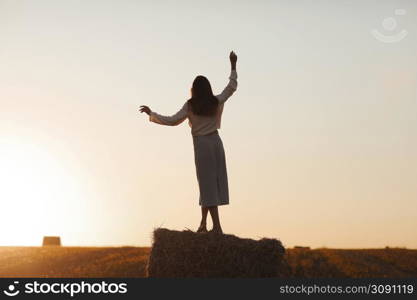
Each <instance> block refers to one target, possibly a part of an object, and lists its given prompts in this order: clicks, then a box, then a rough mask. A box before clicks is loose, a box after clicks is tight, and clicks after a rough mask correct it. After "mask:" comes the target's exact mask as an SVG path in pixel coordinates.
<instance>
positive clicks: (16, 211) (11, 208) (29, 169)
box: [0, 139, 80, 245]
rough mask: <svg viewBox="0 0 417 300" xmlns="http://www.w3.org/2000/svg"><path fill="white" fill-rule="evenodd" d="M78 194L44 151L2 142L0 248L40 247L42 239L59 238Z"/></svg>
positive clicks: (72, 181) (70, 179)
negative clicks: (16, 246)
mask: <svg viewBox="0 0 417 300" xmlns="http://www.w3.org/2000/svg"><path fill="white" fill-rule="evenodd" d="M79 192H80V191H79V187H78V186H77V182H76V181H75V179H74V177H72V176H71V173H70V172H69V170H68V169H67V168H65V166H64V165H62V164H61V162H60V161H59V159H57V158H56V157H54V156H53V155H51V154H50V153H48V151H47V150H46V149H45V148H42V147H40V146H38V145H36V144H30V143H27V144H25V143H20V142H16V141H13V140H11V139H8V140H6V139H0V205H1V218H0V228H1V235H0V245H39V244H40V243H41V239H42V236H43V235H52V234H54V235H60V234H61V233H62V231H65V224H64V219H65V218H63V217H64V216H65V214H67V213H69V211H68V210H71V207H68V205H69V204H70V203H72V202H74V200H76V199H78V198H79ZM75 202H77V201H75Z"/></svg>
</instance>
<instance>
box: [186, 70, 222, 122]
mask: <svg viewBox="0 0 417 300" xmlns="http://www.w3.org/2000/svg"><path fill="white" fill-rule="evenodd" d="M188 103H189V106H190V108H191V111H192V112H193V113H194V114H195V115H200V116H213V115H214V114H216V111H217V107H218V106H219V100H217V98H216V97H215V96H214V95H213V91H212V89H211V85H210V81H208V79H207V78H206V77H204V76H201V75H199V76H197V77H196V78H195V79H194V82H193V87H192V88H191V99H190V100H188Z"/></svg>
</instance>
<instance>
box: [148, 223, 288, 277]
mask: <svg viewBox="0 0 417 300" xmlns="http://www.w3.org/2000/svg"><path fill="white" fill-rule="evenodd" d="M284 253H285V249H284V247H283V246H282V244H281V242H280V241H278V240H276V239H266V238H263V239H261V240H259V241H255V240H252V239H242V238H238V237H236V236H234V235H216V234H213V233H195V232H192V231H173V230H168V229H164V228H159V229H156V230H155V231H154V234H153V245H152V249H151V253H150V256H149V261H148V266H147V272H148V276H149V277H157V278H163V277H168V278H187V277H194V278H236V277H244V278H262V277H282V275H283V273H284V272H285V270H286V268H285V267H284V265H283V258H284Z"/></svg>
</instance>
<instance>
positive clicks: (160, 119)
mask: <svg viewBox="0 0 417 300" xmlns="http://www.w3.org/2000/svg"><path fill="white" fill-rule="evenodd" d="M187 105H188V104H187V102H186V103H185V104H184V105H183V106H182V108H181V109H180V110H179V111H178V112H177V113H175V114H174V115H172V116H163V115H160V114H158V113H156V112H154V111H152V110H151V109H150V108H149V107H148V106H146V105H142V106H141V107H140V109H139V111H140V112H141V113H142V112H144V113H146V114H147V115H149V121H151V122H154V123H157V124H160V125H167V126H176V125H179V124H181V123H182V122H183V121H184V120H185V119H186V118H187V111H188V107H187Z"/></svg>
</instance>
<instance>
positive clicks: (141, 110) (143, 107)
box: [139, 105, 151, 115]
mask: <svg viewBox="0 0 417 300" xmlns="http://www.w3.org/2000/svg"><path fill="white" fill-rule="evenodd" d="M139 111H140V112H141V113H143V112H144V113H146V114H147V115H150V114H151V109H150V108H149V107H148V106H146V105H141V106H140V108H139Z"/></svg>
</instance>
